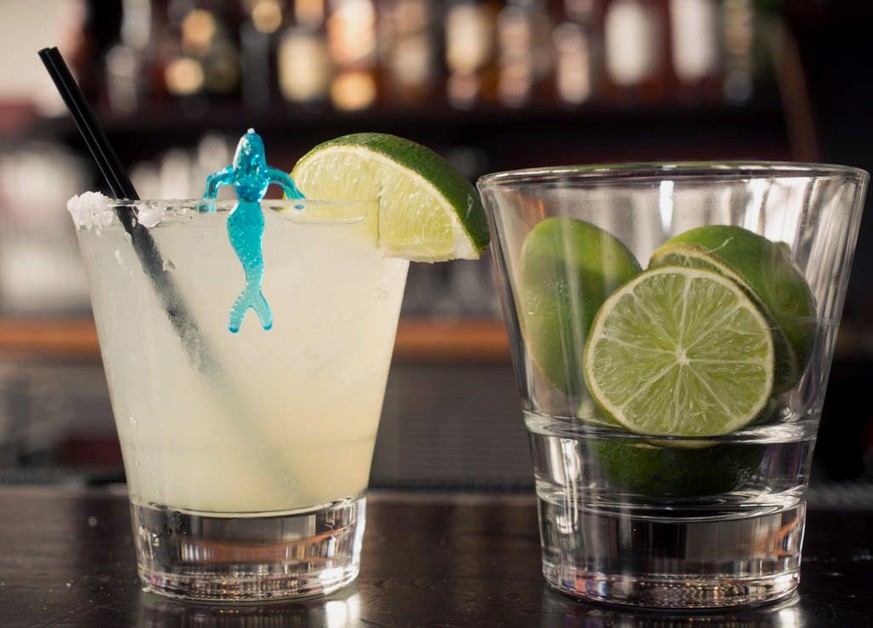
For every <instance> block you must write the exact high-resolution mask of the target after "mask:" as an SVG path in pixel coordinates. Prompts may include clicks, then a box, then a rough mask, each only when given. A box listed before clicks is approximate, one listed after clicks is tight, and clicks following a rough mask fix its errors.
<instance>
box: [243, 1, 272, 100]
mask: <svg viewBox="0 0 873 628" xmlns="http://www.w3.org/2000/svg"><path fill="white" fill-rule="evenodd" d="M243 8H244V11H245V14H246V18H245V19H244V20H243V22H242V24H240V28H239V42H240V57H241V66H242V82H241V92H242V101H243V104H244V105H245V106H246V107H248V108H251V109H263V108H265V107H267V106H268V105H269V104H270V103H271V102H272V101H273V100H274V99H275V97H276V95H277V92H278V71H277V48H278V42H277V40H278V33H279V29H280V28H281V26H282V5H281V4H280V3H279V0H245V2H244V5H243Z"/></svg>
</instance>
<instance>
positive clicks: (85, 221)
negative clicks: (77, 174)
mask: <svg viewBox="0 0 873 628" xmlns="http://www.w3.org/2000/svg"><path fill="white" fill-rule="evenodd" d="M111 203H112V199H111V198H109V197H108V196H106V195H105V194H101V193H100V192H83V193H82V194H77V195H76V196H74V197H73V198H71V199H70V200H68V201H67V211H68V212H70V215H71V216H72V217H73V222H74V223H75V224H76V227H79V228H82V229H100V228H102V227H108V226H109V225H110V224H112V210H111V209H110V208H109V205H110V204H111Z"/></svg>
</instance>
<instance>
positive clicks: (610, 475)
mask: <svg viewBox="0 0 873 628" xmlns="http://www.w3.org/2000/svg"><path fill="white" fill-rule="evenodd" d="M592 451H593V453H594V455H595V456H596V457H597V460H598V462H599V463H600V464H599V468H600V469H601V470H602V472H603V474H604V476H605V477H606V479H607V480H608V481H609V483H610V484H611V485H612V486H613V487H615V488H619V489H622V490H625V491H629V492H632V493H637V494H639V495H645V496H648V497H667V498H670V497H673V498H676V497H679V498H681V497H701V496H706V495H720V494H722V493H726V492H728V491H733V490H737V489H739V488H741V487H742V486H743V484H745V483H746V482H748V480H749V479H750V478H751V477H752V475H754V473H755V472H756V471H757V469H758V467H759V466H760V464H761V460H762V459H763V458H764V453H765V452H766V447H765V446H764V445H755V444H749V443H735V444H734V443H731V444H721V445H716V446H714V447H705V448H676V447H657V446H654V445H651V444H646V443H634V442H628V441H627V440H624V439H609V440H598V441H593V442H592Z"/></svg>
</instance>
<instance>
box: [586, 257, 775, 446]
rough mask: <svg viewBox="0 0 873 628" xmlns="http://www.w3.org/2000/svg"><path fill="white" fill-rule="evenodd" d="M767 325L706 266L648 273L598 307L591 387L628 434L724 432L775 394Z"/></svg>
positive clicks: (590, 348)
mask: <svg viewBox="0 0 873 628" xmlns="http://www.w3.org/2000/svg"><path fill="white" fill-rule="evenodd" d="M773 360H774V358H773V340H772V336H771V334H770V326H769V323H768V321H767V319H766V318H765V317H764V316H763V314H761V312H760V311H759V310H758V308H757V306H756V305H755V303H754V302H753V301H752V299H751V298H750V297H749V296H748V295H747V294H746V293H745V292H744V291H743V290H742V289H741V288H740V287H739V286H738V285H737V284H736V283H735V282H734V281H732V280H730V279H728V278H726V277H723V276H722V275H720V274H718V273H716V272H713V271H710V270H705V269H694V268H683V267H679V266H674V267H665V268H657V269H653V270H647V271H645V272H643V273H641V274H639V275H637V276H636V277H635V278H634V279H632V280H631V281H629V282H628V283H627V284H625V285H624V286H623V287H621V288H620V289H619V290H617V291H616V292H614V293H613V294H612V295H610V297H609V298H608V299H607V300H606V301H605V302H604V303H603V306H602V307H601V308H600V311H599V312H598V313H597V316H596V317H595V319H594V323H593V324H592V326H591V331H590V333H589V337H588V342H587V344H586V346H585V354H584V373H585V381H586V383H587V385H588V390H589V392H590V393H591V396H592V397H593V399H594V401H595V402H596V403H597V404H598V405H599V406H600V408H601V409H602V410H603V411H604V413H606V414H607V415H608V416H610V417H611V418H612V419H614V420H615V421H616V422H617V423H619V424H621V425H623V426H624V427H625V428H627V429H628V430H630V431H632V432H637V433H642V434H651V435H662V436H678V437H705V436H716V435H720V434H728V433H730V432H733V431H735V430H737V429H739V428H741V427H743V426H744V425H746V424H748V423H749V422H750V421H752V420H753V419H754V418H755V417H756V416H758V414H759V413H760V412H761V410H762V409H763V408H764V406H765V405H766V404H767V402H768V400H769V398H770V393H771V391H772V388H773Z"/></svg>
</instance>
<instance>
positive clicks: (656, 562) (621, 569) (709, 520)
mask: <svg viewBox="0 0 873 628" xmlns="http://www.w3.org/2000/svg"><path fill="white" fill-rule="evenodd" d="M539 510H540V526H541V531H542V540H543V574H544V575H545V578H546V581H547V582H548V584H549V585H550V586H551V587H553V588H555V589H557V590H558V591H561V592H562V593H566V594H569V595H571V596H574V597H576V598H580V599H583V600H586V601H592V602H601V603H608V604H615V605H620V606H635V607H648V608H664V609H694V608H699V609H703V608H710V609H714V608H730V607H736V606H746V605H757V604H764V603H767V602H772V601H776V600H779V599H782V598H784V597H786V596H788V595H790V594H791V593H792V592H793V591H794V590H795V589H796V588H797V585H798V583H799V580H800V550H801V544H802V541H803V527H804V522H805V510H806V509H805V504H804V503H803V502H800V503H796V504H795V505H794V506H793V507H788V508H779V509H777V508H768V509H766V510H765V509H762V510H761V511H757V512H751V513H750V512H748V511H746V512H744V513H742V514H740V513H737V512H733V513H731V512H728V511H724V510H723V511H722V512H720V513H718V512H713V513H712V514H711V516H706V517H702V516H699V513H694V514H691V513H681V512H674V513H670V514H667V513H663V512H662V513H658V514H655V513H654V512H652V510H651V508H648V509H646V512H642V511H639V510H637V509H635V508H634V507H632V506H630V507H627V508H626V509H624V510H623V511H604V510H595V509H589V508H585V507H579V505H576V504H574V505H573V506H572V507H571V508H568V507H567V506H566V505H562V504H560V503H559V502H555V501H548V500H544V499H540V500H539ZM695 515H697V516H695Z"/></svg>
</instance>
